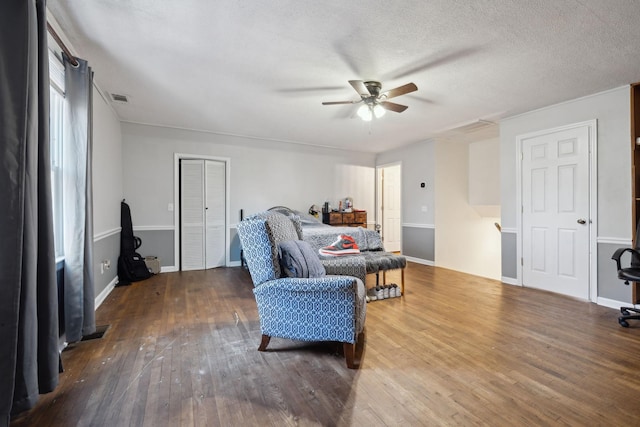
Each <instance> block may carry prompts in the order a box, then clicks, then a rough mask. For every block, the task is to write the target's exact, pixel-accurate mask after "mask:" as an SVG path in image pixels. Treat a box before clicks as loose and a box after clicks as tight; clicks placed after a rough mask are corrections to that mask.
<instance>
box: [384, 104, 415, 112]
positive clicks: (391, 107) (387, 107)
mask: <svg viewBox="0 0 640 427" xmlns="http://www.w3.org/2000/svg"><path fill="white" fill-rule="evenodd" d="M380 105H382V107H383V108H384V109H385V110H389V111H395V112H396V113H402V112H403V111H404V110H406V109H407V108H409V107H407V106H406V105H400V104H396V103H395V102H389V101H382V102H380Z"/></svg>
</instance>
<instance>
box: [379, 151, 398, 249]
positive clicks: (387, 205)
mask: <svg viewBox="0 0 640 427" xmlns="http://www.w3.org/2000/svg"><path fill="white" fill-rule="evenodd" d="M376 175H377V177H376V188H377V192H376V204H377V208H376V219H377V221H376V222H377V224H378V225H380V234H381V237H382V242H383V243H384V248H385V250H386V251H388V252H400V251H401V250H402V197H401V194H402V192H401V191H402V165H401V164H400V163H394V164H389V165H383V166H378V167H377V168H376Z"/></svg>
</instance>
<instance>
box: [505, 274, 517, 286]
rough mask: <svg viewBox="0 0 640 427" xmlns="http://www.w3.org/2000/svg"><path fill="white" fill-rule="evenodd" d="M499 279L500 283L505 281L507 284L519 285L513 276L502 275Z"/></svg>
mask: <svg viewBox="0 0 640 427" xmlns="http://www.w3.org/2000/svg"><path fill="white" fill-rule="evenodd" d="M500 281H501V282H502V283H506V284H507V285H514V286H520V284H519V283H518V279H514V278H513V277H505V276H502V277H501V278H500Z"/></svg>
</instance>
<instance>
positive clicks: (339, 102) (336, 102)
mask: <svg viewBox="0 0 640 427" xmlns="http://www.w3.org/2000/svg"><path fill="white" fill-rule="evenodd" d="M358 102H360V101H332V102H323V103H322V105H338V104H357V103H358Z"/></svg>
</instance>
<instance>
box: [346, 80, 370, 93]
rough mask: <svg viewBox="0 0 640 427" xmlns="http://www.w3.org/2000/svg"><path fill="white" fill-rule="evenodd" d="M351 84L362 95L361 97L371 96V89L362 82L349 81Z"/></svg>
mask: <svg viewBox="0 0 640 427" xmlns="http://www.w3.org/2000/svg"><path fill="white" fill-rule="evenodd" d="M349 84H350V85H351V86H352V87H353V88H354V89H355V90H356V92H358V94H360V96H365V97H366V96H371V94H370V93H369V89H367V87H366V86H365V84H364V82H363V81H362V80H349Z"/></svg>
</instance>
